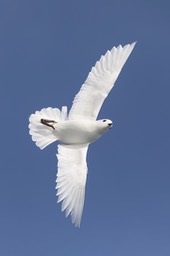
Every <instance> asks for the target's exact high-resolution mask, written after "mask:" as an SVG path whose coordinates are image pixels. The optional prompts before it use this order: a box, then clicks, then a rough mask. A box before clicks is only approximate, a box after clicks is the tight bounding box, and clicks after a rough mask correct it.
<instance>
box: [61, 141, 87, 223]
mask: <svg viewBox="0 0 170 256" xmlns="http://www.w3.org/2000/svg"><path fill="white" fill-rule="evenodd" d="M87 150H88V145H85V146H82V147H81V146H79V147H78V146H76V147H74V146H64V145H58V154H57V158H58V173H57V179H56V182H57V185H56V189H57V196H58V202H61V201H62V206H61V210H62V211H65V214H66V217H67V216H68V215H69V214H70V215H71V219H72V223H74V224H75V226H76V227H77V226H78V227H80V222H81V217H82V212H83V206H84V197H85V185H86V177H87V163H86V154H87Z"/></svg>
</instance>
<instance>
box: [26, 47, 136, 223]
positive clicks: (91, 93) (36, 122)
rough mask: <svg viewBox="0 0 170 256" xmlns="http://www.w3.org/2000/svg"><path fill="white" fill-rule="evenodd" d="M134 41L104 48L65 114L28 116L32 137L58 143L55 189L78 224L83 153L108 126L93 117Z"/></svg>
mask: <svg viewBox="0 0 170 256" xmlns="http://www.w3.org/2000/svg"><path fill="white" fill-rule="evenodd" d="M135 44H136V42H134V43H132V44H127V45H125V46H124V47H122V46H121V45H119V46H118V47H117V48H116V47H113V48H112V50H110V51H107V52H106V54H105V55H104V56H101V58H100V60H99V61H97V62H96V64H95V66H94V67H93V68H92V70H91V72H90V73H89V75H88V77H87V79H86V81H85V82H84V84H83V85H82V87H81V89H80V91H79V93H78V94H77V95H76V96H75V98H74V101H73V105H72V107H71V110H70V112H69V114H68V115H67V107H65V106H64V107H62V109H61V111H60V110H59V109H58V108H51V107H49V108H43V109H42V110H41V111H36V112H35V114H32V115H31V116H30V118H29V122H30V123H29V129H30V135H31V136H32V140H33V141H35V143H36V145H37V146H38V147H39V148H40V149H43V148H45V147H46V146H48V145H49V144H50V143H52V142H54V141H59V143H60V144H59V145H58V153H57V158H58V173H57V179H56V189H57V196H58V202H62V206H61V210H62V211H65V214H66V217H67V216H68V215H71V220H72V223H74V225H75V226H76V227H80V223H81V218H82V212H83V207H84V197H85V186H86V177H87V163H86V155H87V150H88V147H89V144H90V143H92V142H93V141H95V140H97V139H98V138H99V137H101V136H102V135H103V134H104V133H105V132H107V131H108V130H109V129H110V128H111V127H112V121H111V120H109V119H102V120H96V119H97V116H98V113H99V111H100V108H101V106H102V104H103V102H104V100H105V98H106V97H107V96H108V94H109V92H110V91H111V89H112V87H113V86H114V84H115V82H116V80H117V78H118V76H119V74H120V71H121V69H122V68H123V66H124V64H125V62H126V61H127V59H128V57H129V55H130V54H131V52H132V50H133V48H134V46H135Z"/></svg>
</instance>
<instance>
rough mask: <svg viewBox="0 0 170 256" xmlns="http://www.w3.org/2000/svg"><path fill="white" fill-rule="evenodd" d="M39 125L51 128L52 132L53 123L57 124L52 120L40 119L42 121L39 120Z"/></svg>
mask: <svg viewBox="0 0 170 256" xmlns="http://www.w3.org/2000/svg"><path fill="white" fill-rule="evenodd" d="M41 123H42V124H44V125H46V126H49V127H51V128H53V130H55V128H54V126H53V124H55V123H57V122H55V121H54V120H48V119H43V118H42V119H41Z"/></svg>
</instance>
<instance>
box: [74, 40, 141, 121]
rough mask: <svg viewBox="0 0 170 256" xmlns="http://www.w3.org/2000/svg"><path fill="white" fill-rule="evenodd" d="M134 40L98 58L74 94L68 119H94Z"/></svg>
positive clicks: (132, 46)
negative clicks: (77, 91)
mask: <svg viewBox="0 0 170 256" xmlns="http://www.w3.org/2000/svg"><path fill="white" fill-rule="evenodd" d="M135 44H136V43H135V42H134V43H132V44H127V45H125V46H124V47H122V46H121V45H119V46H118V47H117V48H116V47H113V48H112V50H111V51H107V53H106V54H105V55H104V56H102V57H101V58H100V60H99V61H97V62H96V65H95V66H94V67H93V68H92V70H91V72H90V73H89V75H88V77H87V79H86V81H85V83H84V84H83V85H82V87H81V89H80V91H79V93H78V94H77V95H76V96H75V98H74V101H73V105H72V108H71V110H70V113H69V119H91V120H95V119H96V118H97V116H98V113H99V111H100V108H101V106H102V104H103V102H104V100H105V98H106V97H107V96H108V94H109V92H110V90H111V89H112V87H113V86H114V83H115V82H116V80H117V78H118V76H119V74H120V71H121V69H122V68H123V66H124V64H125V62H126V61H127V59H128V57H129V55H130V54H131V52H132V50H133V48H134V46H135Z"/></svg>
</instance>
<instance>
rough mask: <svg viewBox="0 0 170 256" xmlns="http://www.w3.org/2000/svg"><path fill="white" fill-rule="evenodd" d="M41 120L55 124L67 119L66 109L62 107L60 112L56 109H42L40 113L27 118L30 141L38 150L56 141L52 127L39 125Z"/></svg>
mask: <svg viewBox="0 0 170 256" xmlns="http://www.w3.org/2000/svg"><path fill="white" fill-rule="evenodd" d="M41 119H47V120H53V121H55V122H58V121H61V120H66V119H67V107H62V109H61V111H60V110H59V109H58V108H50V107H49V108H43V109H42V110H41V111H36V112H35V114H32V115H31V116H30V118H29V122H30V123H29V129H30V131H29V133H30V135H31V136H32V140H33V141H34V142H35V144H36V145H37V146H38V147H39V148H40V149H44V148H45V147H46V146H48V145H49V144H51V143H52V142H54V141H56V140H58V139H59V138H57V137H56V135H55V133H54V130H53V129H52V127H49V126H47V125H44V124H42V123H41Z"/></svg>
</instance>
